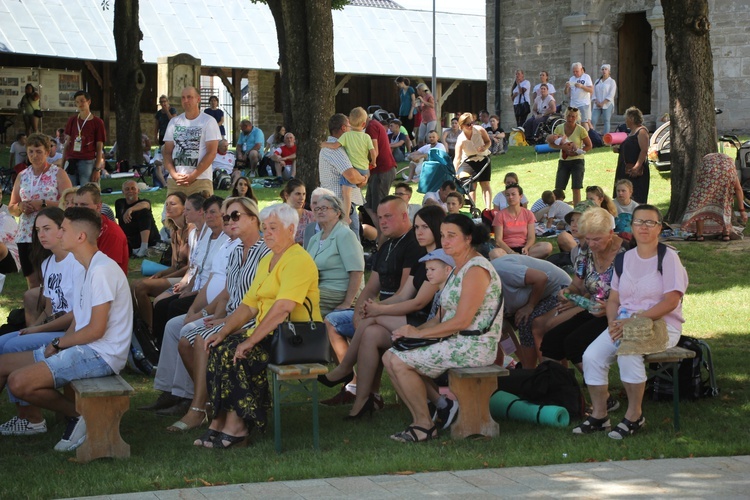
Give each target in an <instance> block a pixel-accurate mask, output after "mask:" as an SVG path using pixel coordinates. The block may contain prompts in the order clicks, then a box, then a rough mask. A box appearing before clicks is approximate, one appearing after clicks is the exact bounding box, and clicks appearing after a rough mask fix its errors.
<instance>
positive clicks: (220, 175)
mask: <svg viewBox="0 0 750 500" xmlns="http://www.w3.org/2000/svg"><path fill="white" fill-rule="evenodd" d="M231 186H232V176H231V175H229V174H228V173H226V172H224V171H223V170H215V171H214V189H219V190H221V191H226V190H228V189H229V188H230V187H231Z"/></svg>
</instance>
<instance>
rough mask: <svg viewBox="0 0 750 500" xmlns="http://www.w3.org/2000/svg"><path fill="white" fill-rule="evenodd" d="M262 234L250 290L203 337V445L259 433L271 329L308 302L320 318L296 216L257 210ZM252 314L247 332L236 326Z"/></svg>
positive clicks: (241, 442) (242, 440) (279, 209)
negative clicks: (262, 249)
mask: <svg viewBox="0 0 750 500" xmlns="http://www.w3.org/2000/svg"><path fill="white" fill-rule="evenodd" d="M260 219H261V222H262V223H263V237H264V239H265V242H266V245H267V246H268V248H270V249H271V253H270V254H268V255H266V256H265V257H263V259H262V260H261V261H260V262H259V263H258V271H257V274H256V275H255V279H254V280H253V283H252V285H251V286H250V290H248V292H247V294H245V298H244V299H242V304H240V306H239V307H238V308H237V309H236V310H235V312H234V313H232V314H231V315H230V316H229V317H227V319H226V322H225V323H224V327H223V328H222V329H221V330H220V331H219V332H217V333H215V334H214V335H211V336H210V337H208V338H207V339H206V349H208V350H209V353H210V354H209V358H208V376H207V379H208V380H207V381H208V394H209V400H210V401H211V402H212V404H213V408H214V419H213V421H212V422H211V425H210V426H209V429H208V431H206V432H205V433H204V434H203V435H202V436H201V437H200V438H198V439H197V440H196V441H195V443H193V444H195V445H196V446H205V447H207V448H230V447H232V446H246V445H247V441H248V436H249V434H250V431H252V430H253V429H254V428H255V429H258V430H259V431H261V432H262V431H264V430H265V428H266V420H267V418H266V417H267V414H268V412H269V411H270V409H271V394H270V393H269V389H268V376H267V375H266V367H267V366H268V361H269V351H268V349H269V341H270V338H271V337H270V336H271V335H272V334H273V333H274V331H275V329H276V327H277V326H278V325H279V324H280V323H281V322H282V321H284V320H285V319H286V318H287V316H288V315H290V314H291V318H292V321H305V320H308V319H309V314H308V312H307V310H306V309H305V307H304V305H303V304H304V303H305V300H306V299H309V302H311V303H312V307H313V311H312V316H313V320H315V321H322V318H321V316H320V308H319V305H318V304H319V302H320V293H319V291H318V269H317V268H316V267H315V262H314V261H313V259H312V257H310V254H308V253H307V252H306V251H305V249H304V248H302V246H300V245H297V244H295V242H294V235H295V231H296V230H297V224H298V222H299V216H298V215H297V212H296V211H295V210H294V209H293V208H292V207H290V206H289V205H286V204H278V205H272V206H270V207H266V208H264V209H263V210H262V211H261V212H260ZM253 318H255V320H256V323H255V325H254V326H251V327H250V328H248V329H247V330H238V329H239V328H241V327H242V325H244V324H246V323H247V322H248V321H250V320H251V319H253Z"/></svg>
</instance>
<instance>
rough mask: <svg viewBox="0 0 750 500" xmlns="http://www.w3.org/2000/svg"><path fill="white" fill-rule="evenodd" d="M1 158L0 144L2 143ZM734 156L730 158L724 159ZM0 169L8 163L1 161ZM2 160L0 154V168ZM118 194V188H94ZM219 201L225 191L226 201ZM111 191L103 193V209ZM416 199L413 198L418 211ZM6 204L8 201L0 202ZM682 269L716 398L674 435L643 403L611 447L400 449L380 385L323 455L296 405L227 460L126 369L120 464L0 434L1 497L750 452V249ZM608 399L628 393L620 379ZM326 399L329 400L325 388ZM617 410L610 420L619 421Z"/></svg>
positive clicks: (709, 250) (7, 296) (536, 433)
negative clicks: (277, 431)
mask: <svg viewBox="0 0 750 500" xmlns="http://www.w3.org/2000/svg"><path fill="white" fill-rule="evenodd" d="M6 151H7V148H6ZM730 154H732V153H730ZM5 158H6V159H5V161H6V162H7V156H6V157H5ZM1 161H3V156H2V155H0V162H1ZM586 163H587V170H586V177H585V183H584V185H585V186H588V185H594V184H597V185H600V186H602V187H604V190H605V192H610V191H611V188H612V185H613V179H614V170H615V163H616V157H615V155H614V154H612V153H611V152H609V151H608V150H607V149H600V150H598V151H596V152H593V153H591V154H589V155H587V162H586ZM555 169H556V158H555V157H554V156H553V155H544V156H539V157H536V155H535V154H534V152H533V150H532V148H511V150H510V151H509V153H508V154H506V155H504V156H500V157H495V158H493V181H492V184H493V189H495V190H497V189H498V188H499V187H500V186H501V185H502V177H503V175H504V174H505V173H506V172H510V171H513V172H516V173H517V174H518V175H519V177H520V181H521V186H523V187H524V190H525V192H526V194H527V196H528V198H529V200H530V202H532V203H533V202H534V201H535V200H536V199H537V198H538V197H539V195H540V194H541V192H542V191H543V190H545V189H551V188H552V187H553V183H554V175H555ZM102 184H103V186H105V187H106V186H115V185H116V184H119V182H116V181H109V180H105V181H103V183H102ZM164 193H165V192H164V191H163V190H162V191H159V192H157V193H151V194H148V195H146V196H147V197H148V198H149V199H151V200H152V203H153V205H154V207H153V208H154V213H155V215H156V216H157V220H158V215H159V214H160V213H161V209H162V204H163V201H164ZM222 194H225V193H222ZM256 194H257V196H258V198H259V199H260V200H261V203H260V205H261V206H265V205H267V204H269V203H272V202H273V201H274V200H277V199H278V189H274V190H268V189H263V190H259V191H258V192H257V193H256ZM115 198H116V196H105V201H106V202H107V203H113V202H114V199H115ZM419 199H421V195H417V194H415V197H414V200H413V201H414V202H416V201H417V200H419ZM650 200H651V201H652V202H653V203H654V204H656V205H658V206H659V207H661V208H662V209H664V208H666V207H667V205H668V202H669V173H666V174H661V173H658V172H656V171H653V170H652V177H651V195H650ZM5 201H6V202H7V198H6V200H5ZM675 246H676V247H677V248H678V250H679V251H680V255H681V258H682V261H683V263H684V264H685V266H686V267H687V269H688V273H689V276H690V287H689V289H688V293H687V295H686V296H685V302H684V311H685V317H686V320H687V322H686V324H685V332H686V333H687V334H689V335H692V336H695V337H699V338H702V339H706V340H707V341H708V342H709V344H710V345H711V348H712V351H713V356H714V364H715V366H716V373H717V377H718V384H719V387H720V389H721V395H720V396H719V397H718V398H714V399H704V400H700V401H696V402H683V403H682V404H681V417H682V418H681V423H682V430H681V431H680V432H679V433H677V434H675V433H674V431H673V429H672V406H671V403H668V402H660V403H655V402H651V401H648V402H646V403H645V406H644V414H645V416H646V418H647V421H648V424H647V427H646V429H645V430H644V431H643V432H642V433H641V434H639V435H637V436H636V437H633V438H632V439H627V440H625V441H620V442H618V441H613V440H611V439H609V438H607V437H606V436H605V435H595V436H573V435H572V434H571V432H570V428H572V425H571V426H570V428H566V429H559V428H549V427H542V426H537V425H532V424H527V423H519V422H508V421H502V422H500V429H501V434H500V436H499V437H498V438H496V439H491V440H489V439H467V440H464V441H453V440H451V439H450V437H449V434H448V433H446V432H442V433H441V436H440V439H438V440H435V441H433V442H429V443H423V444H418V445H408V444H401V443H396V442H394V441H391V440H390V439H388V436H389V435H390V434H391V433H393V432H395V431H399V430H402V429H403V428H404V427H405V426H406V425H407V424H408V423H409V413H408V411H407V409H406V408H405V407H404V406H400V405H398V404H397V403H396V397H395V394H394V392H393V390H392V388H391V386H390V385H389V384H388V382H387V377H386V380H385V383H384V390H383V394H384V397H385V399H386V401H387V403H388V405H387V406H386V408H385V409H384V410H383V411H380V412H378V413H376V414H375V415H374V416H373V417H372V418H369V419H368V418H365V419H364V420H363V421H360V422H356V423H352V422H343V421H342V418H343V417H344V416H345V415H346V414H347V412H348V407H339V408H327V407H321V411H320V419H321V436H320V442H321V448H322V451H321V452H320V453H316V452H314V451H313V450H312V438H311V424H310V420H309V419H310V409H309V406H302V407H292V408H291V409H288V410H285V411H284V412H283V417H282V426H283V438H284V449H285V451H284V453H282V454H281V455H277V454H276V453H275V452H274V449H273V435H272V430H271V429H269V433H267V434H266V435H265V436H257V435H256V436H254V444H253V445H252V446H251V447H250V448H248V449H238V450H229V451H225V452H222V451H218V450H205V449H196V448H193V447H192V445H191V443H192V441H193V439H194V438H195V437H196V435H197V434H199V432H192V433H189V434H171V433H168V432H166V430H165V428H166V427H167V426H168V425H169V424H170V423H172V421H173V420H174V419H171V418H166V417H157V416H156V415H154V414H151V413H142V412H138V411H137V410H135V408H136V407H137V406H141V405H143V404H146V403H149V402H151V401H152V400H153V399H154V398H155V397H156V394H155V392H154V391H153V388H152V383H151V380H150V379H149V378H147V377H144V376H138V375H133V374H130V373H126V374H125V377H126V379H127V380H128V381H129V382H130V383H131V384H132V385H133V387H134V388H135V390H136V392H135V395H134V397H133V399H132V402H131V410H130V411H129V412H127V413H126V414H125V416H124V417H123V421H122V426H121V433H122V436H123V438H124V439H125V441H126V442H128V443H129V444H130V446H131V457H130V458H129V459H127V460H117V461H113V460H99V461H95V462H92V463H89V464H86V465H82V464H78V463H76V462H75V459H74V454H72V453H68V454H59V453H55V452H54V451H52V447H53V446H54V444H55V443H56V442H57V440H58V439H59V438H60V436H61V435H62V432H63V427H64V426H63V424H62V422H59V421H57V420H56V419H55V416H54V415H52V414H49V413H48V414H47V422H48V425H49V432H48V433H47V434H45V435H41V436H34V437H0V440H1V441H0V443H1V444H0V449H1V450H2V451H1V452H0V470H2V471H3V475H4V477H5V478H12V481H8V480H6V481H5V484H4V486H3V489H2V493H0V497H3V498H50V497H69V496H82V495H101V494H105V493H113V494H114V493H125V492H137V491H147V490H158V489H170V488H185V487H192V486H195V487H199V486H204V485H207V484H225V483H238V482H254V481H280V480H289V479H307V478H317V477H331V476H356V475H365V474H383V473H385V474H388V473H398V472H405V471H437V470H456V469H470V468H483V467H511V466H521V465H544V464H556V463H569V462H586V461H606V460H621V459H628V460H635V459H654V458H661V457H670V458H671V457H688V456H711V455H740V454H747V453H750V441H749V440H748V439H747V430H746V428H745V425H746V421H747V415H748V412H750V403H749V401H748V400H749V398H750V375H748V370H747V368H746V361H747V359H748V355H749V354H750V353H749V352H748V342H747V329H748V327H747V319H748V318H749V317H750V284H748V272H747V269H748V264H747V262H748V255H747V252H748V250H749V246H748V245H747V244H746V243H745V242H744V241H743V242H732V243H729V244H726V243H719V242H711V241H709V242H705V243H677V244H675ZM139 266H140V261H137V260H136V261H133V262H131V275H130V278H131V279H135V278H137V276H138V273H137V271H136V269H138V268H139ZM24 288H25V286H24V282H23V279H22V278H21V277H20V276H17V275H16V276H8V279H7V281H6V285H5V290H4V291H3V294H2V295H0V317H4V315H5V314H7V312H8V311H9V310H10V309H11V308H13V307H17V306H18V302H19V300H20V296H21V294H22V292H23V290H24ZM611 380H612V381H613V387H612V392H613V394H615V395H620V396H621V399H622V400H623V401H624V394H620V392H621V390H622V386H621V384H620V383H619V382H618V378H617V376H616V374H613V376H612V378H611ZM321 393H322V397H323V398H325V397H329V396H332V395H333V394H334V393H335V390H334V389H327V388H325V387H321ZM12 415H14V408H13V407H12V406H11V405H10V404H9V403H8V402H7V400H5V399H3V400H2V402H0V421H2V422H4V421H6V420H7V419H9V418H10V417H11V416H12ZM622 415H623V410H619V411H617V412H615V414H614V416H613V419H614V420H615V421H618V420H619V419H620V418H622Z"/></svg>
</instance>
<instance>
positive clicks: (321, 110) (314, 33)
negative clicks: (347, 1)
mask: <svg viewBox="0 0 750 500" xmlns="http://www.w3.org/2000/svg"><path fill="white" fill-rule="evenodd" d="M268 7H269V8H270V9H271V14H273V18H274V21H275V23H276V33H277V37H278V42H279V66H280V67H281V103H282V108H283V113H284V125H285V127H286V129H287V131H290V132H293V133H294V135H295V137H296V138H297V177H298V178H299V179H300V180H302V181H303V182H304V183H305V185H306V186H307V192H308V193H310V192H312V190H313V189H314V188H315V187H316V186H318V184H319V180H318V153H319V151H320V145H319V144H320V142H321V141H323V140H325V138H326V136H327V129H326V125H327V123H328V119H329V118H330V117H331V115H332V114H333V110H334V105H333V104H334V100H333V98H334V96H333V89H334V72H333V16H332V15H331V0H314V1H309V0H268Z"/></svg>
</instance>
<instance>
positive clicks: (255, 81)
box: [248, 70, 284, 138]
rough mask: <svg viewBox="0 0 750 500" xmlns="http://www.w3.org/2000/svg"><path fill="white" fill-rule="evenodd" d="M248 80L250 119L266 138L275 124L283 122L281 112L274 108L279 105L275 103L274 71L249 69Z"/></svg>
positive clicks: (273, 129)
mask: <svg viewBox="0 0 750 500" xmlns="http://www.w3.org/2000/svg"><path fill="white" fill-rule="evenodd" d="M248 81H249V82H250V99H251V102H250V106H251V107H250V109H251V116H252V117H251V118H250V119H251V120H252V122H253V123H254V124H255V125H257V126H258V127H259V128H260V129H261V130H262V131H263V135H265V136H266V138H268V136H269V135H271V134H272V133H273V132H274V131H275V130H276V126H277V125H281V124H282V123H283V122H284V117H283V116H282V114H281V113H277V112H276V108H277V107H278V108H281V105H280V103H279V105H278V106H277V104H276V89H275V84H276V73H275V72H272V71H255V70H253V71H249V72H248Z"/></svg>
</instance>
